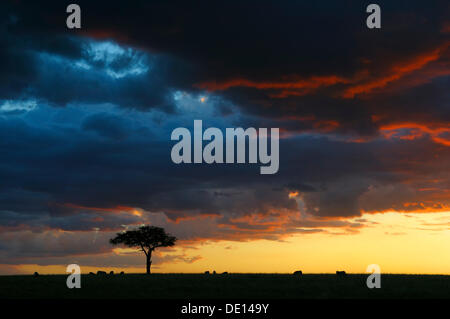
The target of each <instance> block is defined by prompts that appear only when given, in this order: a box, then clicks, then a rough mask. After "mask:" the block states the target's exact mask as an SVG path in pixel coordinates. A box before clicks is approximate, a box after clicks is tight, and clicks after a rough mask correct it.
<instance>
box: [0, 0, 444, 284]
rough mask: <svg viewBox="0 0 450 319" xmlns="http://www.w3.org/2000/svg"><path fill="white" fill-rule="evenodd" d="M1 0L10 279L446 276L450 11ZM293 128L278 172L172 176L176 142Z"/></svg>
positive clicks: (2, 261)
mask: <svg viewBox="0 0 450 319" xmlns="http://www.w3.org/2000/svg"><path fill="white" fill-rule="evenodd" d="M72 2H73V1H45V0H44V1H40V2H39V3H36V2H35V1H33V2H32V1H23V0H22V1H18V0H16V1H12V0H6V1H2V2H1V4H0V39H1V46H0V274H3V275H4V274H22V273H25V274H29V273H33V272H34V271H39V272H40V273H65V269H66V266H67V265H69V264H72V263H76V264H79V265H80V267H81V270H82V272H83V273H86V272H89V271H96V270H98V269H102V270H115V271H120V270H124V271H125V272H144V269H145V265H144V263H145V258H144V257H143V256H142V254H140V253H139V252H136V251H135V250H133V249H127V248H125V247H120V246H119V247H117V246H111V245H110V244H109V239H110V238H112V237H113V236H114V235H115V234H116V233H118V232H121V231H124V230H127V229H132V228H135V227H137V226H139V225H142V224H150V225H154V226H159V227H164V228H165V229H166V231H168V232H169V233H171V234H172V235H175V236H176V237H177V238H178V241H177V244H176V246H175V247H171V248H165V249H160V250H159V251H156V252H155V254H154V256H153V258H154V262H153V265H152V269H153V271H154V272H184V273H195V272H203V271H206V270H210V271H212V270H216V271H218V272H222V271H229V272H261V273H290V272H292V271H294V270H299V269H301V270H303V271H304V272H309V273H322V272H334V271H336V270H346V271H347V272H353V273H364V272H365V271H366V268H367V266H368V265H370V264H378V265H379V266H380V268H381V271H382V272H389V273H434V274H435V273H439V274H450V250H449V248H448V247H449V244H450V90H449V87H450V4H449V3H448V1H439V0H437V1H433V2H425V1H411V0H410V1H395V2H393V1H377V2H376V3H378V4H379V5H380V7H381V12H382V27H381V29H368V28H367V27H366V24H365V20H366V17H367V15H368V14H367V13H366V12H365V11H366V10H365V9H366V6H367V5H368V4H369V3H371V2H367V3H366V2H364V1H325V0H323V1H289V2H288V1H285V2H279V1H277V2H275V1H273V2H272V1H257V2H256V1H248V2H242V1H223V2H212V1H200V2H198V3H196V4H195V5H194V4H192V3H189V2H188V1H134V2H126V3H124V2H123V1H95V3H94V2H93V1H78V2H76V3H77V4H79V5H80V7H81V13H82V28H81V29H68V28H67V27H66V23H65V22H66V18H67V13H66V7H67V5H68V4H70V3H72ZM194 120H202V121H203V126H204V127H205V128H206V127H217V128H221V129H225V128H227V127H242V128H248V127H255V128H273V127H276V128H279V129H280V154H279V158H280V164H279V171H278V172H277V173H276V174H273V175H261V174H260V172H259V169H260V168H259V167H260V165H259V164H257V165H255V164H211V165H209V164H178V165H177V164H175V163H173V162H172V160H171V157H170V153H171V149H172V147H173V145H174V142H173V141H171V139H170V136H171V132H172V131H173V130H174V129H175V128H178V127H186V128H189V129H190V130H192V129H193V123H194Z"/></svg>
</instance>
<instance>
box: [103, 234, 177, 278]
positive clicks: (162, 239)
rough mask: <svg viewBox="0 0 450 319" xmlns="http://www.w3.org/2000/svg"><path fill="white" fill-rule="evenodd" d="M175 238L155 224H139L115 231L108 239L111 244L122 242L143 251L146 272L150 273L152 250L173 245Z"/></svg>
mask: <svg viewBox="0 0 450 319" xmlns="http://www.w3.org/2000/svg"><path fill="white" fill-rule="evenodd" d="M176 240H177V238H176V237H174V236H171V235H170V234H167V233H166V231H165V230H164V228H161V227H155V226H141V227H139V228H137V229H133V230H127V231H125V232H122V233H117V235H116V237H114V238H112V239H110V241H109V242H110V243H111V244H113V245H119V244H123V245H125V246H128V247H136V248H138V249H139V250H141V251H143V252H144V254H145V257H146V258H147V274H150V267H151V265H152V252H153V251H154V250H155V249H156V248H158V247H169V246H173V245H175V242H176Z"/></svg>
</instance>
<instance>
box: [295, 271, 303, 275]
mask: <svg viewBox="0 0 450 319" xmlns="http://www.w3.org/2000/svg"><path fill="white" fill-rule="evenodd" d="M294 275H298V276H300V275H303V273H302V271H301V270H296V271H294Z"/></svg>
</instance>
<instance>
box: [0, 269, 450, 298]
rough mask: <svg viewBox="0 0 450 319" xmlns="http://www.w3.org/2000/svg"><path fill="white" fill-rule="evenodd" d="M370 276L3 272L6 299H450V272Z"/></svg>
mask: <svg viewBox="0 0 450 319" xmlns="http://www.w3.org/2000/svg"><path fill="white" fill-rule="evenodd" d="M367 277H368V274H361V275H359V274H355V275H347V276H346V277H344V278H339V277H337V276H336V275H334V274H333V275H332V274H311V275H303V276H299V277H297V276H293V275H287V274H228V275H203V274H152V275H140V274H126V275H113V276H111V275H103V276H96V275H82V276H81V289H68V288H67V286H66V279H67V275H40V276H38V277H33V276H0V299H9V298H12V299H22V298H26V299H29V298H31V299H34V298H44V299H47V298H57V299H59V298H64V299H65V298H67V299H72V298H88V299H90V298H96V299H115V298H121V299H123V298H133V299H134V298H147V299H187V298H189V299H196V298H197V299H200V298H206V299H220V298H233V299H255V298H260V299H298V298H302V299H324V298H331V299H342V298H344V299H347V298H358V299H360V298H363V299H372V298H375V299H399V298H400V299H409V298H413V299H415V298H450V276H441V275H382V276H381V288H380V289H369V288H367V286H366V279H367Z"/></svg>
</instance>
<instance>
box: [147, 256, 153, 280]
mask: <svg viewBox="0 0 450 319" xmlns="http://www.w3.org/2000/svg"><path fill="white" fill-rule="evenodd" d="M151 266H152V252H151V251H149V252H148V254H147V275H150V267H151Z"/></svg>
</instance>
